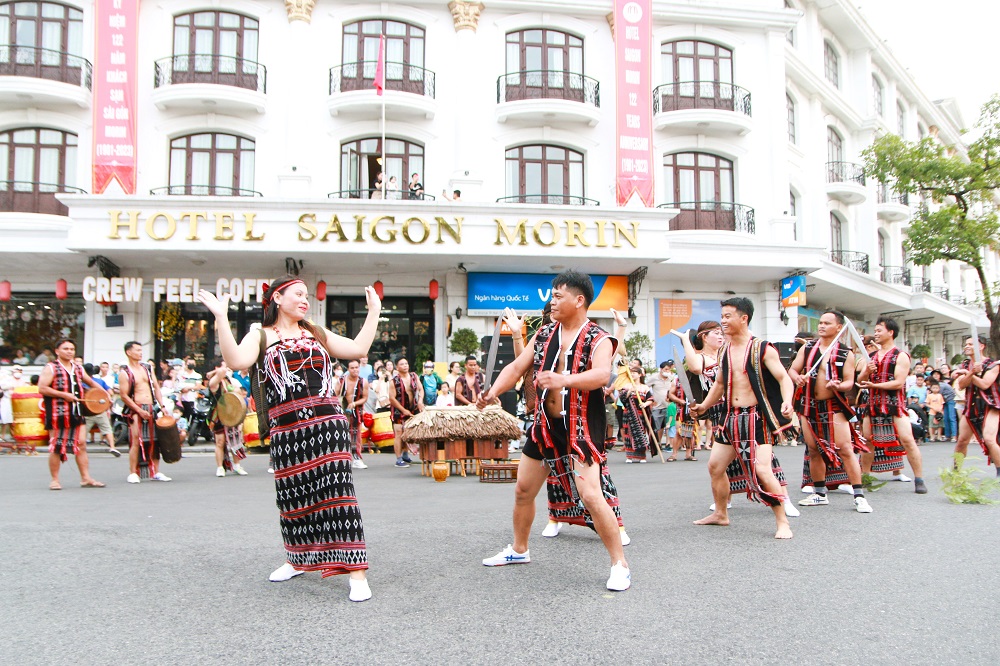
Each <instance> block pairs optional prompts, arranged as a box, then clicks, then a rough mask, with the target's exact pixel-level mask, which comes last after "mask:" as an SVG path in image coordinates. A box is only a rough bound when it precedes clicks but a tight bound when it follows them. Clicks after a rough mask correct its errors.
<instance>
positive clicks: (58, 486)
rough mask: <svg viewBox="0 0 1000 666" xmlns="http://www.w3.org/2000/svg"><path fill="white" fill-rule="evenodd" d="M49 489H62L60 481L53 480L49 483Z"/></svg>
mask: <svg viewBox="0 0 1000 666" xmlns="http://www.w3.org/2000/svg"><path fill="white" fill-rule="evenodd" d="M49 490H62V486H61V485H59V482H58V481H53V482H52V483H50V484H49Z"/></svg>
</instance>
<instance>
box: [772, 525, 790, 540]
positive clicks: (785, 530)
mask: <svg viewBox="0 0 1000 666" xmlns="http://www.w3.org/2000/svg"><path fill="white" fill-rule="evenodd" d="M774 538H775V539H791V538H792V528H791V527H789V526H788V525H778V531H777V532H775V533H774Z"/></svg>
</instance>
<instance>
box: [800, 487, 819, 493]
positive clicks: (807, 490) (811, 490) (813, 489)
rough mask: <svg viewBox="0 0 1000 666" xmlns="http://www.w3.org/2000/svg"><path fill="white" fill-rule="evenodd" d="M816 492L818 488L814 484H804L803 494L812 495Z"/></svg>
mask: <svg viewBox="0 0 1000 666" xmlns="http://www.w3.org/2000/svg"><path fill="white" fill-rule="evenodd" d="M814 492H816V489H815V488H813V487H812V486H802V494H803V495H812V494H813V493H814Z"/></svg>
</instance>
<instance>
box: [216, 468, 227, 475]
mask: <svg viewBox="0 0 1000 666" xmlns="http://www.w3.org/2000/svg"><path fill="white" fill-rule="evenodd" d="M215 475H216V476H225V475H226V468H225V467H216V468H215Z"/></svg>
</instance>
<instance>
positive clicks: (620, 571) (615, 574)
mask: <svg viewBox="0 0 1000 666" xmlns="http://www.w3.org/2000/svg"><path fill="white" fill-rule="evenodd" d="M631 586H632V572H631V571H629V570H628V567H626V566H625V565H624V564H622V562H621V560H618V562H616V563H615V566H613V567H611V575H610V576H608V589H609V590H613V591H614V592H624V591H625V590H627V589H628V588H630V587H631Z"/></svg>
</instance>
